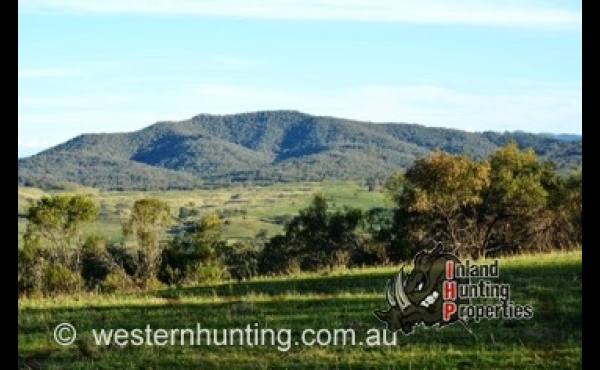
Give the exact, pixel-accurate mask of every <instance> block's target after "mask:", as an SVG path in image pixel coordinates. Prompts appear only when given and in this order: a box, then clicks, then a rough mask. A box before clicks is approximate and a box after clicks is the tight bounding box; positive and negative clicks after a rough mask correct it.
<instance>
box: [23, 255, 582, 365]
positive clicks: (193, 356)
mask: <svg viewBox="0 0 600 370" xmlns="http://www.w3.org/2000/svg"><path fill="white" fill-rule="evenodd" d="M477 262H478V263H483V262H480V261H477ZM500 266H501V269H500V277H499V278H498V280H499V282H502V283H508V284H510V288H511V290H510V294H511V300H512V301H514V302H516V303H519V304H521V305H525V304H527V305H531V306H532V307H533V310H534V315H533V317H532V318H531V319H529V320H481V321H479V322H478V323H475V322H471V323H469V324H468V325H467V328H468V329H467V328H465V327H464V326H463V325H460V324H458V323H456V324H453V325H449V326H446V327H443V328H436V327H433V328H430V327H427V328H425V327H421V326H419V327H417V328H416V329H417V330H416V331H415V333H413V334H412V335H404V334H401V333H397V334H396V336H395V339H396V341H395V343H393V341H392V339H393V338H394V335H393V334H391V333H387V335H386V337H387V342H388V343H378V344H374V345H366V344H365V342H368V341H369V335H370V334H369V333H372V332H370V330H375V331H377V332H379V333H386V332H385V330H384V326H383V324H382V323H380V322H379V321H378V320H377V319H376V318H375V316H374V315H373V313H372V311H373V310H374V309H384V308H386V303H385V299H384V297H383V289H384V286H385V282H386V280H387V279H389V278H390V277H392V276H393V274H394V273H395V272H396V271H397V266H390V267H381V268H369V269H359V270H338V271H333V272H331V273H328V274H305V275H298V276H294V277H289V278H270V279H266V278H264V279H257V280H253V281H248V282H242V283H237V282H234V283H222V284H214V285H205V286H195V287H184V288H179V289H170V288H169V289H163V290H158V291H153V292H144V293H142V292H140V293H121V294H115V295H95V294H84V295H80V296H71V297H56V298H25V299H20V300H19V302H18V321H19V322H18V363H19V368H23V369H89V368H93V369H579V368H581V366H582V252H581V251H574V252H554V253H551V254H544V255H528V256H519V257H511V258H504V259H500ZM61 323H70V324H72V325H73V326H74V327H75V328H76V329H77V331H78V335H77V339H76V340H75V342H74V343H73V344H72V345H69V346H60V345H58V344H57V343H56V342H55V340H54V339H53V338H54V328H55V327H56V326H57V325H59V324H61ZM197 325H201V327H202V328H208V329H210V330H213V329H218V330H219V332H220V330H221V329H236V328H239V329H244V328H246V327H248V326H249V327H250V328H270V329H273V330H274V331H277V330H281V329H289V331H290V333H291V337H290V338H289V339H290V341H289V344H290V346H289V348H283V347H284V346H281V345H279V346H278V345H277V343H275V345H270V344H271V343H269V340H268V338H269V337H267V341H266V342H267V343H266V345H252V346H250V345H246V346H242V345H239V344H237V345H229V346H225V345H221V346H219V345H216V343H212V344H211V345H208V344H206V343H203V344H201V345H199V344H198V343H195V344H191V343H190V342H189V341H188V342H186V343H181V341H182V340H183V339H185V338H183V336H184V334H182V333H180V335H179V336H178V337H176V338H175V341H176V342H177V343H175V344H173V345H171V344H166V345H157V344H156V343H154V344H153V345H147V344H144V345H140V346H137V345H133V344H131V343H130V344H129V345H122V346H120V345H115V344H114V343H113V344H111V345H96V343H95V341H94V340H95V339H94V335H93V330H100V329H105V330H109V329H119V328H121V329H125V330H128V331H132V330H135V329H142V330H143V329H146V328H147V327H151V328H152V329H154V330H156V329H164V330H166V331H173V332H175V331H174V330H173V329H192V330H196V328H197ZM305 329H313V330H315V331H318V330H321V329H332V330H333V329H352V330H353V331H354V332H355V336H356V342H355V344H354V345H341V344H338V345H337V346H335V345H318V344H316V343H315V344H314V345H308V344H302V343H300V342H301V333H302V331H303V330H305ZM62 334H64V336H66V334H65V333H64V332H63V333H62ZM67 334H68V333H67ZM315 338H316V335H313V336H310V337H309V339H313V340H314V339H315ZM187 339H190V338H187ZM321 339H323V340H327V336H326V335H323V336H322V337H321ZM371 339H373V338H371ZM360 342H362V343H363V345H360V344H359V343H360ZM278 343H283V342H278ZM369 343H372V342H369ZM387 344H389V345H387Z"/></svg>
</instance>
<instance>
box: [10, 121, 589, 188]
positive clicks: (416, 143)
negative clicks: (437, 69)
mask: <svg viewBox="0 0 600 370" xmlns="http://www.w3.org/2000/svg"><path fill="white" fill-rule="evenodd" d="M511 139H514V140H516V141H517V143H518V144H519V146H521V147H522V148H526V147H530V148H532V149H534V150H535V151H536V153H538V155H539V156H540V157H541V158H543V159H547V160H552V161H554V162H555V163H557V165H558V166H559V168H562V169H568V168H571V167H576V166H578V165H580V164H581V162H582V145H583V144H582V140H568V141H566V140H561V139H559V138H555V137H551V136H548V135H542V134H540V135H536V134H530V133H523V132H516V133H496V132H483V133H470V132H464V131H459V130H452V129H442V128H430V127H425V126H420V125H415V124H401V123H385V124H384V123H370V122H360V121H353V120H347V119H340V118H333V117H317V116H311V115H308V114H304V113H300V112H296V111H263V112H254V113H243V114H235V115H224V116H220V115H206V114H202V115H198V116H196V117H194V118H192V119H189V120H185V121H180V122H159V123H156V124H154V125H151V126H149V127H147V128H144V129H142V130H140V131H136V132H131V133H119V134H87V135H81V136H78V137H76V138H74V139H72V140H69V141H67V142H65V143H63V144H60V145H58V146H55V147H53V148H51V149H48V150H46V151H44V152H41V153H39V154H37V155H35V156H32V157H28V158H23V159H19V172H18V183H19V185H27V186H36V187H42V188H53V187H57V186H64V185H65V184H68V183H77V184H82V185H87V186H93V187H99V188H104V189H123V190H129V189H131V190H133V189H147V190H150V189H168V188H182V189H183V188H192V187H198V186H206V185H209V184H227V183H233V182H247V181H251V182H252V183H271V182H279V181H297V180H302V181H309V180H323V179H372V178H378V179H382V178H386V177H387V176H389V175H390V174H392V173H393V172H394V171H397V170H401V169H404V168H407V167H408V166H410V164H411V163H412V162H413V161H414V159H415V158H417V157H420V156H423V155H426V154H427V153H428V152H429V151H431V150H433V149H442V150H445V151H448V152H452V153H468V154H470V155H473V156H476V157H483V156H485V155H487V154H489V153H490V152H492V151H493V150H494V149H495V148H497V147H498V146H500V145H503V144H504V143H506V142H507V141H509V140H511Z"/></svg>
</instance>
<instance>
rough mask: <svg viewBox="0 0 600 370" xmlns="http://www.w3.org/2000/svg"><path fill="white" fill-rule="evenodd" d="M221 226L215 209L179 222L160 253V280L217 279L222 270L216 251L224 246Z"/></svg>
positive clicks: (175, 281)
mask: <svg viewBox="0 0 600 370" xmlns="http://www.w3.org/2000/svg"><path fill="white" fill-rule="evenodd" d="M221 228H222V222H221V217H220V216H219V214H218V213H216V212H213V213H208V214H206V215H204V216H202V217H201V218H200V219H199V220H193V221H188V222H185V223H184V224H183V225H181V227H180V228H179V229H178V230H176V234H177V235H176V236H175V238H174V239H173V241H172V242H171V243H169V246H168V248H167V249H165V251H164V253H163V257H164V258H163V264H162V267H161V280H163V281H164V282H166V283H168V284H182V283H184V282H194V283H197V282H204V281H209V280H217V279H219V278H220V277H221V273H222V266H221V263H220V262H221V261H220V260H219V253H220V252H221V251H222V250H223V249H224V247H225V242H224V241H223V239H222V238H221Z"/></svg>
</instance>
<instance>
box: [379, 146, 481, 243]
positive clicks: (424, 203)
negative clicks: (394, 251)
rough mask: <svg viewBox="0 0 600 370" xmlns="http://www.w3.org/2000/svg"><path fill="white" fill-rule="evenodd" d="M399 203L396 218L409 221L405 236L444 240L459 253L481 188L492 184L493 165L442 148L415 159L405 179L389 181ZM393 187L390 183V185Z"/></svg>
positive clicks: (468, 230)
mask: <svg viewBox="0 0 600 370" xmlns="http://www.w3.org/2000/svg"><path fill="white" fill-rule="evenodd" d="M388 184H391V186H392V189H393V186H394V185H395V186H396V187H397V188H398V187H400V189H399V190H398V191H397V193H394V194H393V198H394V199H395V200H396V202H397V204H398V212H397V215H396V219H395V221H400V222H408V223H410V225H411V228H410V229H408V230H406V229H405V228H404V227H402V225H401V227H399V228H398V229H399V230H403V231H405V232H406V233H407V235H404V238H407V237H408V238H413V239H417V240H419V241H420V242H421V243H423V242H425V241H427V240H431V239H433V240H434V241H438V242H439V241H441V242H443V243H444V244H446V245H447V246H448V247H449V248H452V249H453V251H454V252H455V253H456V252H458V251H461V249H463V248H464V246H465V244H466V242H467V240H466V238H468V234H469V233H473V232H475V231H476V230H474V229H475V228H476V227H477V225H476V224H474V222H473V218H472V217H473V214H474V210H475V208H476V207H477V206H478V205H480V204H481V203H482V202H483V198H482V191H483V190H484V189H485V188H487V187H488V186H489V184H490V165H489V163H488V162H486V161H475V160H472V159H470V158H468V157H466V156H464V155H456V154H450V153H446V152H442V151H435V152H432V153H431V154H430V155H429V156H428V157H425V158H422V159H419V160H417V161H415V163H414V165H413V166H412V167H411V168H409V169H408V171H407V172H406V174H405V176H404V179H403V181H399V179H398V178H397V177H396V178H395V179H393V180H392V181H389V182H388ZM388 186H390V185H388Z"/></svg>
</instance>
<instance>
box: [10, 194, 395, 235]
mask: <svg viewBox="0 0 600 370" xmlns="http://www.w3.org/2000/svg"><path fill="white" fill-rule="evenodd" d="M76 192H77V193H81V194H86V195H88V196H90V198H92V199H93V200H94V201H96V202H97V203H98V204H99V205H100V207H101V212H100V215H99V217H98V220H97V221H96V222H94V223H93V224H90V225H88V226H87V227H86V230H85V231H86V233H87V234H97V235H101V236H104V237H105V238H107V239H109V240H111V241H119V240H120V239H121V238H122V232H121V224H122V222H123V221H124V220H125V219H126V217H127V215H128V210H129V209H131V207H132V205H133V203H134V202H135V201H136V200H137V199H141V198H143V197H145V196H154V197H158V198H160V199H162V200H163V201H165V202H167V203H168V204H169V206H170V207H171V211H172V213H173V215H174V216H177V215H178V210H179V208H180V207H191V208H194V209H197V210H198V211H199V212H201V213H204V212H211V211H231V216H229V217H227V219H226V220H227V224H226V225H225V228H224V230H223V233H224V237H225V238H227V239H229V240H239V239H245V238H251V237H254V235H256V233H257V232H258V231H259V230H261V229H264V230H267V232H268V235H271V236H272V235H275V234H277V233H279V232H280V231H281V230H282V225H281V223H278V222H277V218H278V217H283V216H286V215H294V214H296V213H297V212H298V210H300V209H302V208H305V207H307V206H308V205H309V203H310V201H311V200H312V198H313V197H314V195H316V194H322V195H323V196H325V197H326V198H327V199H328V200H329V201H330V203H331V206H332V207H334V208H342V207H344V206H352V207H357V208H361V209H369V208H373V207H382V206H386V207H391V204H390V203H389V200H388V199H387V198H386V196H385V194H383V193H381V192H376V191H375V192H373V191H371V192H370V191H368V190H367V189H366V187H361V186H359V185H358V184H357V183H355V182H319V183H293V184H277V185H272V186H260V187H259V186H256V187H251V186H249V187H239V188H223V189H214V190H189V191H165V192H111V191H100V190H97V189H86V188H82V189H79V190H77V191H76ZM72 193H73V192H72ZM44 195H47V193H44V192H43V191H41V190H38V189H31V188H23V187H19V192H18V212H19V224H18V233H19V245H21V243H22V236H23V233H24V231H25V228H26V220H25V219H24V218H23V214H24V212H25V210H26V207H27V205H28V202H29V201H30V200H36V199H39V198H40V197H42V196H44Z"/></svg>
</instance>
